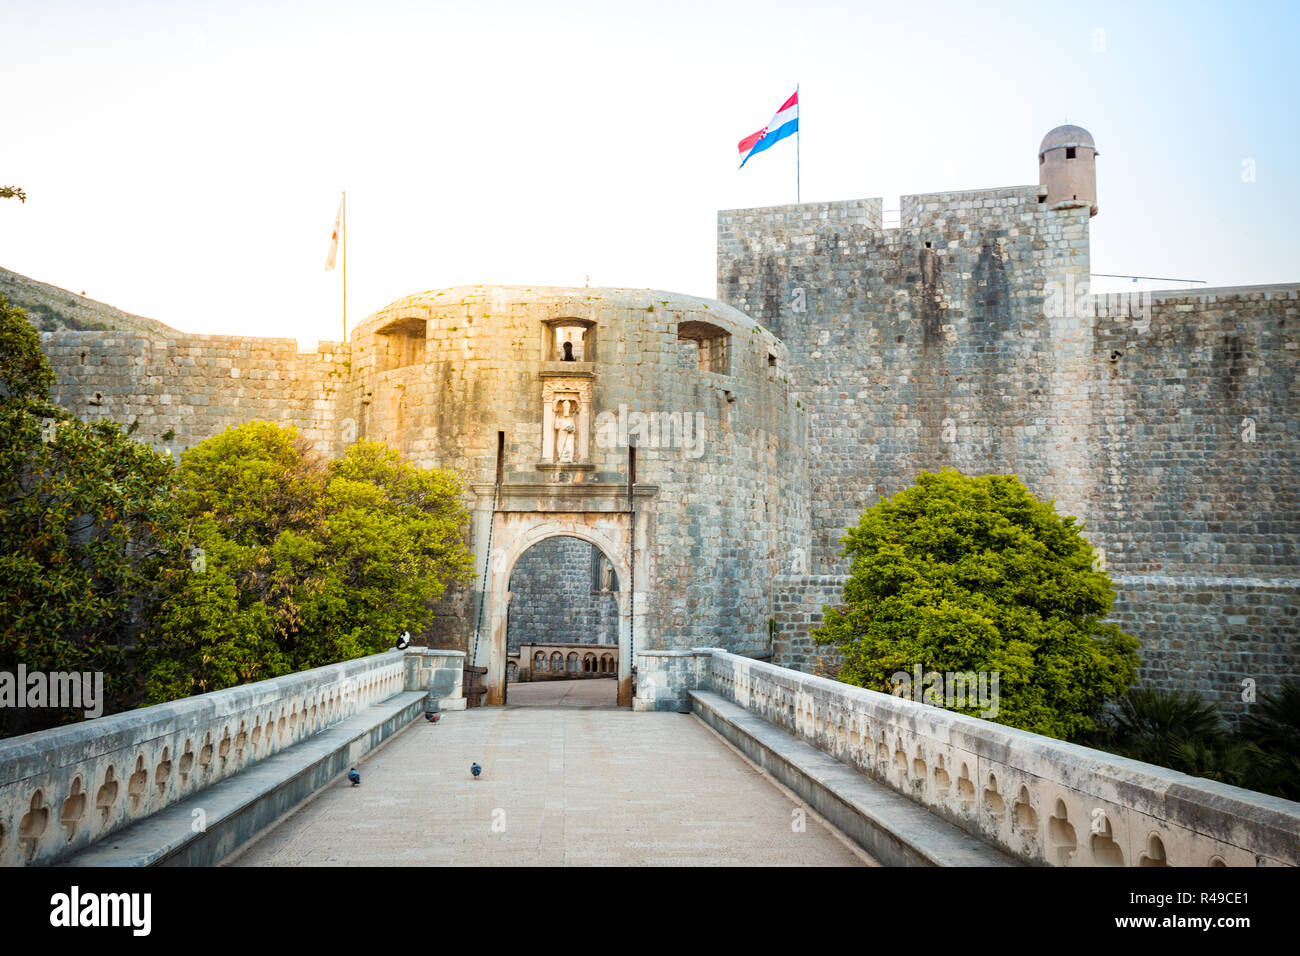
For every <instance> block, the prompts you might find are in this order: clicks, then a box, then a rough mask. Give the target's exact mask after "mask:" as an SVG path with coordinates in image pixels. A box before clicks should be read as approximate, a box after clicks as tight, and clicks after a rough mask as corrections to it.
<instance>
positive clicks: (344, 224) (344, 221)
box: [339, 190, 348, 347]
mask: <svg viewBox="0 0 1300 956" xmlns="http://www.w3.org/2000/svg"><path fill="white" fill-rule="evenodd" d="M341 212H342V215H341V216H340V217H339V218H340V220H341V221H340V223H339V231H340V232H342V233H343V235H342V236H341V237H340V238H342V240H343V342H342V344H343V345H344V346H345V347H346V346H347V344H348V194H347V190H344V191H343V204H342V210H341Z"/></svg>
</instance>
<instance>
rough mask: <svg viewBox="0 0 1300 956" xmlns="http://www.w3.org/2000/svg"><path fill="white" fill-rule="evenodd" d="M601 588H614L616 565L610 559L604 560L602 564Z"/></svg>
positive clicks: (609, 589) (605, 589)
mask: <svg viewBox="0 0 1300 956" xmlns="http://www.w3.org/2000/svg"><path fill="white" fill-rule="evenodd" d="M600 589H601V590H602V591H612V590H614V565H612V564H610V563H609V561H604V562H602V563H601V566H600Z"/></svg>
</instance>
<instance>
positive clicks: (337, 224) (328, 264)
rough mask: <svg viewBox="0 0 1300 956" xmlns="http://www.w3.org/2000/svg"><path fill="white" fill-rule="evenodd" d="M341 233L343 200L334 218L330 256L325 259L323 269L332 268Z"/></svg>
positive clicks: (340, 201)
mask: <svg viewBox="0 0 1300 956" xmlns="http://www.w3.org/2000/svg"><path fill="white" fill-rule="evenodd" d="M342 231H343V200H342V199H340V200H339V214H338V215H337V216H335V217H334V235H332V236H330V254H329V255H328V256H326V257H325V268H326V269H333V268H334V256H335V255H337V254H338V251H339V234H340V233H341V232H342Z"/></svg>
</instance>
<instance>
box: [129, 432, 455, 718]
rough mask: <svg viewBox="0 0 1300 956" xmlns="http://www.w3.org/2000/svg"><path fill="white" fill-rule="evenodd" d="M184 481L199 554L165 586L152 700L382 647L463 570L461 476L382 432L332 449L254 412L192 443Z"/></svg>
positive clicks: (152, 653)
mask: <svg viewBox="0 0 1300 956" xmlns="http://www.w3.org/2000/svg"><path fill="white" fill-rule="evenodd" d="M179 480H180V486H181V487H180V492H179V496H178V498H179V512H180V514H181V516H182V518H183V520H184V521H185V522H186V529H187V534H188V536H189V540H190V541H191V542H192V544H193V546H194V548H195V549H196V552H195V553H196V554H201V555H202V557H201V559H200V560H198V561H196V563H195V564H194V565H193V566H190V567H186V568H182V569H171V570H169V571H168V572H167V574H166V579H165V581H164V583H163V588H164V592H165V597H164V600H163V601H162V603H161V605H160V607H159V610H158V613H157V614H156V615H155V617H154V621H153V626H152V627H151V629H150V635H149V640H148V643H149V673H150V685H151V690H152V694H153V696H154V698H155V699H156V700H169V699H173V698H175V697H178V696H185V695H188V694H192V693H201V692H203V691H209V690H216V689H219V688H222V687H229V686H232V685H234V684H239V683H244V682H246V681H252V680H261V679H265V678H268V677H275V676H279V675H281V674H286V673H291V672H293V671H296V670H301V669H303V668H308V667H317V666H320V665H323V664H330V663H334V662H336V661H340V660H348V659H350V658H353V657H360V656H362V655H365V654H371V653H375V652H377V651H382V650H386V649H388V648H390V647H392V646H393V643H394V640H395V639H396V637H397V636H398V635H399V634H401V633H402V631H407V630H409V631H412V632H414V633H416V634H418V633H420V632H421V631H423V630H425V629H426V628H427V627H428V626H429V624H430V623H431V622H432V617H433V606H434V604H435V603H436V602H437V600H438V599H439V598H440V597H441V596H442V595H443V594H444V593H445V591H446V589H447V587H448V586H449V585H450V584H452V583H453V582H464V581H468V580H469V576H470V564H471V562H470V555H469V551H468V549H467V548H466V546H465V528H466V525H467V522H468V514H467V513H466V511H465V507H464V504H463V494H464V490H463V486H462V484H461V482H460V480H459V479H458V478H457V477H456V476H455V475H454V474H452V473H450V472H447V471H444V470H440V469H433V470H428V471H426V470H422V469H420V468H417V467H415V466H414V465H411V464H409V463H406V462H403V461H402V460H401V459H400V458H399V457H398V455H397V454H396V453H395V452H393V451H391V450H389V449H387V448H385V447H384V446H382V445H379V444H377V443H373V442H360V443H357V444H355V445H353V446H352V447H350V448H349V449H348V451H347V453H346V454H345V455H344V456H343V457H342V458H340V459H337V460H335V461H332V462H327V461H326V460H325V459H324V458H323V457H321V456H320V455H318V454H316V453H314V452H313V451H312V450H311V448H310V447H309V446H308V445H307V443H305V442H304V441H303V440H301V439H300V438H299V436H298V434H297V431H296V430H295V429H292V428H281V427H279V426H277V425H274V424H271V423H269V422H252V423H250V424H247V425H243V426H239V427H237V428H231V429H228V430H227V431H225V432H223V433H221V434H220V435H216V436H213V437H212V438H209V439H208V440H207V441H204V442H202V443H201V444H199V445H197V446H195V447H194V448H192V449H190V450H189V451H188V452H186V453H185V455H184V456H182V459H181V464H180V475H179Z"/></svg>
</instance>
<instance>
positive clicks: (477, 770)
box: [469, 763, 483, 780]
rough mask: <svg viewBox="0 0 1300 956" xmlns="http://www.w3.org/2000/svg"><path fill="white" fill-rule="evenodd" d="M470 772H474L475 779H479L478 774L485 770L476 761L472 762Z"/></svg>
mask: <svg viewBox="0 0 1300 956" xmlns="http://www.w3.org/2000/svg"><path fill="white" fill-rule="evenodd" d="M469 772H470V773H472V774H473V775H474V779H475V780H477V779H478V775H479V774H481V773H482V772H483V768H482V767H480V766H479V765H478V764H476V763H472V764H470V765H469Z"/></svg>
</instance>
